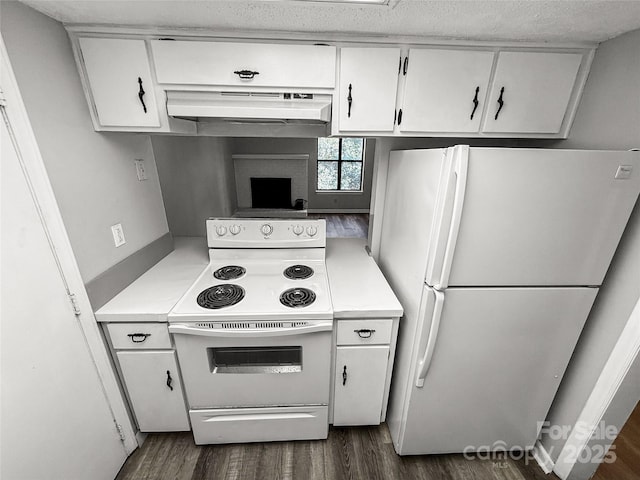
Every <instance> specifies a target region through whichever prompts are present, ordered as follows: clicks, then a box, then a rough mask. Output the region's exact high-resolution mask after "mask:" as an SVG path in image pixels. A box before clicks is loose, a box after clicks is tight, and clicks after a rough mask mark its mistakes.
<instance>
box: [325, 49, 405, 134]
mask: <svg viewBox="0 0 640 480" xmlns="http://www.w3.org/2000/svg"><path fill="white" fill-rule="evenodd" d="M399 62H400V49H399V48H351V47H348V48H341V49H340V81H339V85H338V90H337V92H336V95H335V97H334V102H333V108H334V109H337V111H338V115H337V118H338V120H337V122H338V128H337V131H335V128H334V133H340V132H393V127H394V119H395V118H394V117H395V114H394V112H395V109H396V92H397V88H398V70H399V68H398V67H399ZM335 119H336V116H335V115H334V122H335Z"/></svg>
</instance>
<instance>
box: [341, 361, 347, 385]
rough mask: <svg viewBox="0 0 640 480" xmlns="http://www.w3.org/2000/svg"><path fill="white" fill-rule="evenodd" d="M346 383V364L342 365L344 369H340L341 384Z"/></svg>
mask: <svg viewBox="0 0 640 480" xmlns="http://www.w3.org/2000/svg"><path fill="white" fill-rule="evenodd" d="M346 384H347V366H346V365H345V366H344V370H342V385H346Z"/></svg>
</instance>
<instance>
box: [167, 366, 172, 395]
mask: <svg viewBox="0 0 640 480" xmlns="http://www.w3.org/2000/svg"><path fill="white" fill-rule="evenodd" d="M172 382H173V378H171V372H170V371H169V370H167V387H169V390H171V391H172V392H173V387H172V386H171V383H172Z"/></svg>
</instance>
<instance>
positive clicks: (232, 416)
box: [189, 405, 329, 445]
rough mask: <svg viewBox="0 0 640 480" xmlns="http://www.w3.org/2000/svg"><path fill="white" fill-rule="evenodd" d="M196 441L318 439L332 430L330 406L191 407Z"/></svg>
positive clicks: (236, 441) (204, 442) (201, 443)
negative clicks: (199, 408)
mask: <svg viewBox="0 0 640 480" xmlns="http://www.w3.org/2000/svg"><path fill="white" fill-rule="evenodd" d="M189 417H190V418H191V428H192V429H193V439H194V440H195V442H196V445H207V444H211V443H246V442H274V441H285V440H317V439H325V438H327V434H328V433H329V407H327V406H326V405H311V406H308V407H266V408H224V409H211V410H189Z"/></svg>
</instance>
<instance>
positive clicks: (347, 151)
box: [317, 138, 364, 191]
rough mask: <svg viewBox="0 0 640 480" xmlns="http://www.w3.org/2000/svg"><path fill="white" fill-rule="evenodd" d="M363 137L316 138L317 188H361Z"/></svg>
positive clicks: (351, 189)
mask: <svg viewBox="0 0 640 480" xmlns="http://www.w3.org/2000/svg"><path fill="white" fill-rule="evenodd" d="M363 159H364V138H319V139H318V184H317V189H318V190H345V191H358V190H362V171H363V167H362V165H363V163H364V162H363Z"/></svg>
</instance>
